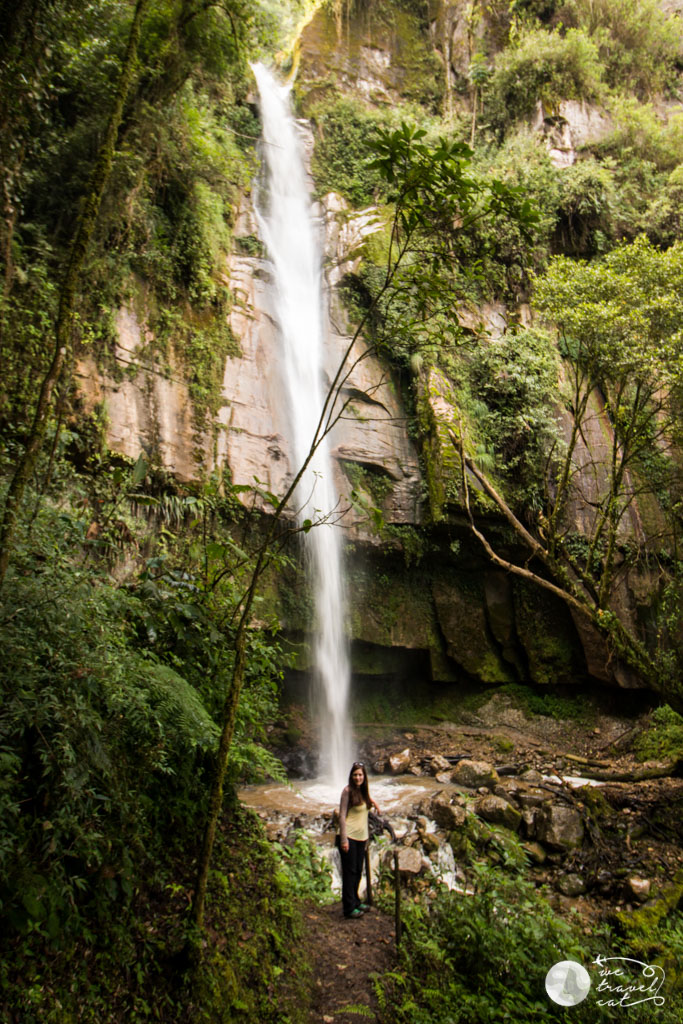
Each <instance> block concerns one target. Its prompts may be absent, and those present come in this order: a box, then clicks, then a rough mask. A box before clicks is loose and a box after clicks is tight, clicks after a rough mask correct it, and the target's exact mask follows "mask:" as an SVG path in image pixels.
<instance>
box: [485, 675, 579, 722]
mask: <svg viewBox="0 0 683 1024" xmlns="http://www.w3.org/2000/svg"><path fill="white" fill-rule="evenodd" d="M496 692H497V693H505V694H507V695H508V696H510V697H511V698H512V700H513V702H514V703H515V705H516V706H517V707H519V708H521V709H522V710H523V711H524V714H525V715H527V716H529V717H531V716H533V715H540V716H542V717H544V718H554V719H556V720H557V721H559V722H563V721H585V720H586V719H587V718H588V717H589V708H588V707H587V706H586V701H585V699H583V698H581V697H565V696H561V695H560V694H559V693H552V692H551V693H547V692H540V691H539V690H537V689H532V688H531V687H530V686H522V685H521V684H519V683H506V684H505V685H503V686H500V687H498V689H497V691H496Z"/></svg>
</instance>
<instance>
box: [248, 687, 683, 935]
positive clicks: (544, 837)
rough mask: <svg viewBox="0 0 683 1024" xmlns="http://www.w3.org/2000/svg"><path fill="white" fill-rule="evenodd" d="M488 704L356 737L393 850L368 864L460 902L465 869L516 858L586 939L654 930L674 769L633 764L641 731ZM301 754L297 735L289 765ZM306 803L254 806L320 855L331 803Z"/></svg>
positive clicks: (672, 810) (669, 833) (369, 728)
mask: <svg viewBox="0 0 683 1024" xmlns="http://www.w3.org/2000/svg"><path fill="white" fill-rule="evenodd" d="M489 705H490V706H485V707H484V708H482V709H479V711H478V712H477V713H476V714H463V715H461V716H460V720H459V721H458V722H440V723H435V724H429V725H418V726H414V727H412V728H396V727H394V726H391V725H382V724H381V723H369V724H368V725H361V726H358V727H357V735H358V746H359V750H360V753H361V757H362V758H363V759H364V760H365V762H366V764H367V765H368V769H369V771H370V773H371V780H372V785H373V795H375V796H376V795H377V793H378V792H379V793H381V794H382V797H383V798H382V799H380V804H381V806H382V811H383V815H384V817H385V820H386V822H387V824H389V825H391V827H392V828H393V831H394V833H395V837H396V842H395V844H391V846H390V847H386V846H385V845H384V844H381V848H379V847H377V846H376V853H375V855H374V857H373V861H374V862H375V863H376V864H378V863H379V861H380V860H381V859H382V858H383V859H384V860H385V861H387V862H388V860H389V857H393V849H394V848H397V850H398V853H399V868H400V871H401V874H402V876H403V878H404V881H405V884H407V885H408V886H412V887H415V888H416V889H421V888H423V889H424V888H429V887H430V886H431V885H433V884H434V878H435V876H437V875H439V874H441V875H442V876H443V877H444V879H445V880H447V881H448V884H451V885H457V886H458V887H460V888H462V889H466V886H467V877H468V866H469V865H470V864H471V863H472V862H473V861H474V860H476V859H481V858H486V859H488V860H490V861H493V862H498V863H501V862H504V861H505V860H506V859H511V858H518V859H519V858H520V857H521V858H522V859H523V860H524V859H525V861H526V871H527V872H528V875H529V876H530V877H531V878H532V879H533V880H534V882H535V884H536V885H537V886H539V887H543V890H544V892H545V893H546V894H547V896H548V898H549V900H550V902H551V904H552V905H553V906H554V907H555V909H557V910H559V911H564V912H569V911H570V910H571V909H572V908H574V909H575V910H576V911H577V912H578V913H579V914H580V916H581V918H582V919H583V921H584V925H585V928H586V930H587V931H590V929H591V928H592V927H593V926H594V924H595V922H596V921H598V920H599V919H601V918H603V917H612V918H614V916H615V915H622V916H624V919H628V918H629V917H630V916H632V915H633V914H634V913H636V912H638V911H641V914H640V918H644V914H647V913H648V912H650V911H652V912H654V913H655V915H656V917H657V918H658V917H660V916H661V914H663V913H665V912H666V911H667V910H668V909H670V908H671V907H672V906H675V905H677V904H678V902H679V900H680V897H681V895H682V894H683V814H681V811H682V810H683V778H681V773H680V765H677V764H674V763H671V762H666V763H665V762H645V763H642V762H640V761H638V760H636V758H635V756H634V753H633V751H632V749H631V742H632V738H633V735H634V734H636V733H637V732H638V730H639V729H640V728H641V727H642V722H641V721H639V720H637V719H636V720H634V719H633V718H632V717H629V718H624V717H621V716H619V715H607V714H604V713H603V714H601V715H600V717H599V719H598V721H599V724H595V722H596V719H595V718H593V719H592V720H590V721H588V722H587V721H582V722H576V721H570V720H567V721H562V720H557V719H549V718H541V717H538V716H537V717H534V716H528V715H525V714H524V713H523V712H521V711H520V710H519V709H517V708H515V707H513V706H512V705H511V703H510V702H509V701H506V700H504V699H503V700H496V699H492V700H491V701H490V702H489ZM305 745H306V737H305V735H304V734H303V731H302V736H301V739H300V741H299V746H298V749H296V750H295V751H294V754H295V757H300V758H301V757H302V756H303V755H302V751H303V750H304V749H305ZM252 793H253V791H252ZM401 793H402V794H403V795H402V796H401V795H399V794H401ZM386 794H390V797H389V798H388V799H387V798H386V796H385V795H386ZM318 798H319V799H317V798H316V797H315V795H313V796H312V795H311V793H310V791H309V793H308V794H307V795H305V796H303V797H302V798H301V800H300V801H299V803H298V805H296V806H291V798H285V800H284V804H285V805H287V804H288V803H289V804H290V806H289V807H287V806H280V807H279V808H278V809H277V810H276V809H274V808H273V807H268V806H266V805H265V804H266V803H267V801H266V802H265V803H263V802H262V803H261V805H260V806H259V805H258V801H256V803H255V806H257V809H258V811H259V813H260V814H261V815H262V816H263V817H264V818H265V819H266V820H267V821H268V830H269V833H270V835H271V836H272V838H274V839H276V838H277V839H279V840H280V841H286V840H287V835H288V833H290V830H291V829H292V828H293V827H295V826H299V827H304V828H306V829H307V830H309V831H310V832H311V833H312V834H316V835H317V836H318V837H319V839H320V841H321V842H323V843H324V842H328V843H331V842H332V839H333V835H334V804H335V802H336V794H333V793H331V792H330V793H324V794H320V793H319V794H318ZM246 799H247V802H250V803H253V802H254V801H253V796H252V799H250V798H249V796H248V794H247V795H246ZM385 805H386V806H385ZM384 835H385V837H386V836H387V833H386V832H385V833H384ZM387 841H388V839H387ZM636 919H638V915H636Z"/></svg>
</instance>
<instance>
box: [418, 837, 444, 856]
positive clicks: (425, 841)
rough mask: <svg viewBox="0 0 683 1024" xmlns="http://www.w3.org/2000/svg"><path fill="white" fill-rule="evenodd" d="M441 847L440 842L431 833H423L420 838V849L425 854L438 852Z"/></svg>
mask: <svg viewBox="0 0 683 1024" xmlns="http://www.w3.org/2000/svg"><path fill="white" fill-rule="evenodd" d="M440 846H441V840H440V839H439V837H438V836H436V835H434V833H433V832H425V834H424V835H423V836H422V847H423V849H424V851H425V853H428V854H430V855H431V854H432V853H434V852H436V851H438V849H439V847H440Z"/></svg>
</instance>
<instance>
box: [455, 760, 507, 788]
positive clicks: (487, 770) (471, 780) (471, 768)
mask: <svg viewBox="0 0 683 1024" xmlns="http://www.w3.org/2000/svg"><path fill="white" fill-rule="evenodd" d="M451 779H452V781H453V782H454V783H455V784H456V785H457V786H465V787H466V788H467V789H478V788H479V787H480V786H487V787H489V788H491V787H492V786H495V784H496V783H497V782H498V772H497V771H496V769H495V768H494V767H493V765H491V764H489V763H488V761H470V760H468V759H467V758H466V759H465V760H463V761H459V762H458V763H457V764H456V766H455V768H454V769H453V774H452V775H451Z"/></svg>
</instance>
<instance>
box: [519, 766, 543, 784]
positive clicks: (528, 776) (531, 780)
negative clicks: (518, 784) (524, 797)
mask: <svg viewBox="0 0 683 1024" xmlns="http://www.w3.org/2000/svg"><path fill="white" fill-rule="evenodd" d="M519 777H520V779H521V780H522V782H526V783H527V784H528V785H530V786H538V785H539V784H540V783H541V782H543V776H542V775H541V773H540V772H537V771H536V769H535V768H527V770H526V771H525V772H522V774H521V775H520V776H519Z"/></svg>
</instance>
